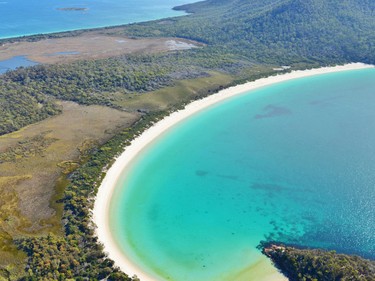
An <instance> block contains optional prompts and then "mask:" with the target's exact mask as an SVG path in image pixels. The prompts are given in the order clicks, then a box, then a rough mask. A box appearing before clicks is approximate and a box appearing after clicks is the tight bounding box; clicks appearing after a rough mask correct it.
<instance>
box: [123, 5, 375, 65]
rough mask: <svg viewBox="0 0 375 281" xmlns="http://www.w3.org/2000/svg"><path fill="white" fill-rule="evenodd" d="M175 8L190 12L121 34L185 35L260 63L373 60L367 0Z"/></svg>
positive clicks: (374, 12)
mask: <svg viewBox="0 0 375 281" xmlns="http://www.w3.org/2000/svg"><path fill="white" fill-rule="evenodd" d="M176 9H179V10H186V11H187V12H190V13H193V15H190V16H185V17H179V18H173V19H170V20H167V21H166V20H161V21H154V22H147V23H142V24H134V25H129V26H128V27H126V28H125V29H124V34H127V35H133V36H177V37H184V38H188V39H193V40H197V41H200V42H204V43H206V44H208V45H210V46H211V47H215V48H217V49H220V50H221V51H223V52H229V53H236V54H240V55H242V56H244V57H246V59H250V60H252V61H254V62H258V63H282V64H291V63H293V62H300V61H302V60H308V61H318V62H321V63H323V64H326V63H332V62H340V63H343V62H352V61H362V62H367V63H374V62H375V53H374V48H375V33H374V32H373V30H374V28H375V21H374V16H375V2H374V1H371V0H347V1H339V0H332V1H323V0H266V1H245V0H229V1H223V0H209V1H204V2H199V3H197V4H189V5H184V6H180V7H177V8H176Z"/></svg>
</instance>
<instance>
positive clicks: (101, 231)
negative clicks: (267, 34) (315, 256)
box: [93, 63, 374, 281]
mask: <svg viewBox="0 0 375 281" xmlns="http://www.w3.org/2000/svg"><path fill="white" fill-rule="evenodd" d="M373 67H374V66H372V65H366V64H362V63H352V64H346V65H343V66H335V67H323V68H318V69H312V70H302V71H293V72H290V73H286V74H280V75H277V76H270V77H267V78H262V79H259V80H256V81H253V82H248V83H245V84H242V85H238V86H234V87H230V88H227V89H224V90H222V91H220V92H218V93H217V94H214V95H211V96H208V97H206V98H204V99H201V100H198V101H194V102H192V103H190V104H188V105H187V106H186V107H185V109H183V110H180V111H177V112H174V113H172V114H171V115H169V116H167V117H166V118H164V119H163V120H161V121H159V122H158V123H156V124H154V125H153V126H152V127H151V128H149V129H147V130H146V131H145V132H144V133H143V134H142V135H140V136H139V137H137V138H136V139H135V140H134V141H133V142H132V143H131V145H130V146H128V147H127V148H126V150H125V151H124V152H123V153H122V154H121V155H120V156H119V157H118V158H117V159H116V161H115V163H114V164H113V165H112V167H111V168H110V169H109V170H108V172H107V175H106V177H105V178H104V180H103V182H102V183H101V185H100V187H99V190H98V194H97V197H96V200H95V206H94V209H93V221H94V223H95V224H96V225H97V230H96V233H97V236H98V238H99V241H100V242H101V243H103V245H104V250H105V252H107V253H108V256H109V257H110V258H111V259H113V260H114V261H115V264H116V266H118V267H120V269H121V270H123V271H124V272H126V273H127V274H128V275H129V276H132V275H134V274H136V275H137V276H138V277H139V278H140V279H141V280H142V281H154V280H158V279H157V278H153V277H151V276H150V275H149V274H147V273H146V272H143V271H142V270H141V269H140V268H138V267H137V266H136V265H134V264H132V263H131V262H130V261H129V260H128V259H127V257H126V256H125V255H124V254H123V253H122V252H121V251H120V250H119V248H118V247H117V245H116V242H115V241H114V239H113V237H112V235H111V232H110V227H109V219H108V216H109V204H110V201H111V197H112V194H113V192H114V189H115V186H116V182H117V180H118V179H119V177H120V175H121V173H122V171H123V170H124V169H125V168H126V167H127V166H128V165H129V164H130V163H131V161H132V159H133V158H134V157H135V156H136V155H137V154H138V153H139V152H140V151H142V150H143V149H144V148H145V147H146V146H147V145H148V144H150V143H151V142H152V141H153V140H154V139H155V138H157V137H158V136H159V135H160V134H162V133H163V132H165V131H167V130H168V129H170V128H171V127H173V126H174V125H176V124H177V123H179V122H180V121H182V120H184V119H186V118H188V117H189V116H191V115H193V114H195V113H197V112H199V111H201V110H203V109H206V108H207V107H209V106H211V105H213V104H216V103H218V102H220V101H223V100H225V99H228V98H231V97H233V96H236V95H240V94H243V93H245V92H248V91H251V90H255V89H257V88H260V87H263V86H267V85H271V84H274V83H278V82H283V81H287V80H291V79H296V78H302V77H308V76H313V75H318V74H326V73H332V72H339V71H345V70H356V69H363V68H373ZM275 271H276V270H275ZM272 274H273V275H272V276H269V277H271V279H269V278H265V279H264V280H267V279H268V280H273V281H281V280H287V279H286V278H285V277H283V276H282V275H281V274H278V275H279V276H275V275H274V274H275V272H273V273H272ZM177 281H178V280H177Z"/></svg>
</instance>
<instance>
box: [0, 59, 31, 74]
mask: <svg viewBox="0 0 375 281" xmlns="http://www.w3.org/2000/svg"><path fill="white" fill-rule="evenodd" d="M37 64H38V63H37V62H34V61H31V60H29V59H27V58H26V57H25V56H16V57H13V58H10V59H7V60H0V74H2V73H5V72H6V71H8V70H13V69H16V68H17V67H20V66H23V67H27V66H33V65H37Z"/></svg>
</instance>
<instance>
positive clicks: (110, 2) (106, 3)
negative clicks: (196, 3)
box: [0, 0, 192, 38]
mask: <svg viewBox="0 0 375 281" xmlns="http://www.w3.org/2000/svg"><path fill="white" fill-rule="evenodd" d="M187 2H192V1H188V0H158V1H153V0H96V1H87V0H83V1H76V0H64V1H50V0H28V1H25V0H2V1H0V38H8V37H16V36H23V35H31V34H39V33H51V32H58V31H67V30H75V29H84V28H95V27H103V26H111V25H120V24H126V23H132V22H140V21H147V20H153V19H160V18H165V17H171V16H178V15H182V14H183V12H177V11H173V10H172V8H173V7H174V6H178V5H181V4H186V3H187ZM70 7H76V8H87V10H85V11H62V10H58V9H59V8H70Z"/></svg>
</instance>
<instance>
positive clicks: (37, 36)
mask: <svg viewBox="0 0 375 281" xmlns="http://www.w3.org/2000/svg"><path fill="white" fill-rule="evenodd" d="M191 3H195V1H194V0H193V2H191ZM183 6H184V5H182V7H183ZM179 7H181V6H175V7H172V9H171V10H173V11H179V12H185V14H184V15H189V13H187V12H186V11H185V10H184V9H179ZM56 10H59V11H87V10H89V8H86V7H62V8H56ZM184 15H174V16H170V17H167V18H159V19H150V20H142V21H136V22H129V23H123V24H115V25H103V26H97V27H83V28H76V29H69V30H61V31H52V32H41V33H30V34H23V35H22V34H20V35H15V36H11V37H0V46H1V45H2V44H5V43H14V42H19V41H31V42H32V41H39V40H42V39H46V38H61V37H70V36H77V35H79V34H82V33H86V32H91V31H101V30H108V29H115V28H122V27H125V26H128V25H132V24H138V23H142V22H152V21H158V20H165V19H169V18H175V17H181V16H184Z"/></svg>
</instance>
